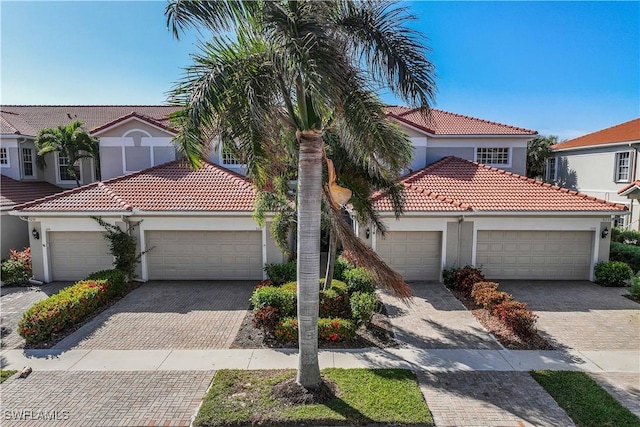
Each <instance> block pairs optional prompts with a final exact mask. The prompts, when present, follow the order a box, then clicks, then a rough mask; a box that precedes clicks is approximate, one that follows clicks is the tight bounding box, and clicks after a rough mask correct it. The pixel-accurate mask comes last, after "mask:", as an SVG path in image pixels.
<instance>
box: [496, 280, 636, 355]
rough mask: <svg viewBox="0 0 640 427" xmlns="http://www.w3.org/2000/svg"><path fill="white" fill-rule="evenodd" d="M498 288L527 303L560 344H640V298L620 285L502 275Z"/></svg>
mask: <svg viewBox="0 0 640 427" xmlns="http://www.w3.org/2000/svg"><path fill="white" fill-rule="evenodd" d="M500 289H501V290H504V291H506V292H508V293H510V294H512V295H513V296H514V297H515V299H516V300H518V301H522V302H525V303H527V305H528V306H529V308H530V309H531V310H533V311H534V312H535V313H536V314H537V315H538V316H539V317H538V330H539V331H540V332H541V333H542V335H544V337H545V338H547V339H548V340H549V341H550V342H551V344H552V345H553V346H554V347H556V348H558V349H562V348H568V349H574V350H640V304H638V303H636V302H633V301H631V300H629V299H627V298H625V297H624V296H622V295H624V294H625V293H626V291H625V289H624V288H605V287H602V286H599V285H596V284H593V283H591V282H582V281H581V282H550V281H549V282H542V281H502V282H500Z"/></svg>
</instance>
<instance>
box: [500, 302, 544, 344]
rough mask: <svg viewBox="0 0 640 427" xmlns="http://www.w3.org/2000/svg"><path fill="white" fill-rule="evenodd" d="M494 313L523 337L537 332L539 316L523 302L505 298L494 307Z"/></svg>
mask: <svg viewBox="0 0 640 427" xmlns="http://www.w3.org/2000/svg"><path fill="white" fill-rule="evenodd" d="M492 314H493V315H494V316H497V317H498V318H499V319H500V320H502V321H503V322H504V323H505V325H507V327H509V328H510V329H511V330H512V331H513V332H515V333H516V334H518V335H519V336H521V337H527V336H531V335H533V334H535V333H536V321H537V319H538V316H537V315H535V314H534V313H533V312H532V311H531V310H529V309H527V304H525V303H523V302H518V301H508V300H505V301H503V302H501V303H500V304H497V305H496V306H495V307H494V308H493V310H492Z"/></svg>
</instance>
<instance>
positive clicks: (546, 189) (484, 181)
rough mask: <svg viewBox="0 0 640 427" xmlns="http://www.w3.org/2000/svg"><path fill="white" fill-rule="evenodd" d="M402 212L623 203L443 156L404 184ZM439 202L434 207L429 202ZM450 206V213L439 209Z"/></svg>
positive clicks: (379, 199)
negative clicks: (404, 199) (404, 197)
mask: <svg viewBox="0 0 640 427" xmlns="http://www.w3.org/2000/svg"><path fill="white" fill-rule="evenodd" d="M402 184H403V185H404V187H405V195H408V197H406V201H405V211H408V212H410V211H422V212H432V211H447V210H448V211H452V212H455V211H474V212H614V211H624V210H626V207H625V206H624V205H622V204H616V203H612V202H607V201H604V200H600V199H596V198H595V197H591V196H588V195H586V194H582V193H578V192H576V191H571V190H568V189H565V188H560V187H557V186H554V185H551V184H547V183H544V182H541V181H536V180H534V179H530V178H526V177H523V176H520V175H517V174H514V173H511V172H506V171H504V170H501V169H497V168H492V167H489V166H485V165H482V164H479V163H475V162H471V161H468V160H464V159H460V158H458V157H445V158H444V159H442V160H440V161H438V162H436V163H434V164H432V165H431V166H429V167H427V168H425V169H422V170H420V171H417V172H415V173H412V174H410V175H408V176H407V177H405V178H404V179H403V180H402ZM385 199H386V197H384V196H381V195H376V196H374V203H375V204H376V207H377V208H379V209H381V210H387V211H389V210H391V204H390V202H389V201H388V200H385ZM433 199H435V200H436V201H438V202H440V203H435V202H434V201H433ZM443 204H448V205H449V206H450V207H449V208H448V209H446V208H443V206H444V205H443Z"/></svg>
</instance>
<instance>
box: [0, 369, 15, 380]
mask: <svg viewBox="0 0 640 427" xmlns="http://www.w3.org/2000/svg"><path fill="white" fill-rule="evenodd" d="M16 372H18V371H7V370H4V369H0V384H2V383H3V382H5V380H8V379H9V377H10V376H11V375H13V374H15V373H16Z"/></svg>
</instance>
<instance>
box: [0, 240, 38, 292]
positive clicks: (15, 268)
mask: <svg viewBox="0 0 640 427" xmlns="http://www.w3.org/2000/svg"><path fill="white" fill-rule="evenodd" d="M9 255H10V256H9V259H8V260H6V261H4V262H3V263H2V266H1V267H0V269H1V271H2V273H1V274H2V281H3V282H5V283H6V284H8V285H22V284H25V283H27V282H28V281H29V279H30V278H31V277H32V276H33V271H32V270H31V248H24V250H23V251H16V250H15V249H9Z"/></svg>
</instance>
